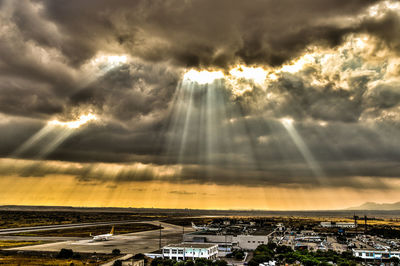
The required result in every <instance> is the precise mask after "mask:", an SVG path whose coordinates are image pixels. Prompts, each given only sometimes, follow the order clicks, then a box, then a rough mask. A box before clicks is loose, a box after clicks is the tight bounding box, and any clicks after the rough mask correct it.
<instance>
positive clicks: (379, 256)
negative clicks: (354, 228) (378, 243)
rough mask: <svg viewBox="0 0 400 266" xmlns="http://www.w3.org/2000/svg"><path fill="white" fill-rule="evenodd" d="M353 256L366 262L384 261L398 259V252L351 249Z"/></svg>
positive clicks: (399, 256)
mask: <svg viewBox="0 0 400 266" xmlns="http://www.w3.org/2000/svg"><path fill="white" fill-rule="evenodd" d="M353 256H354V257H357V258H361V259H366V260H368V259H369V260H384V259H390V258H393V257H396V258H399V259H400V251H398V250H396V251H394V250H376V249H375V250H374V249H353Z"/></svg>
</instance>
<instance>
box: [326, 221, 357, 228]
mask: <svg viewBox="0 0 400 266" xmlns="http://www.w3.org/2000/svg"><path fill="white" fill-rule="evenodd" d="M321 226H322V227H325V228H332V227H337V228H356V225H355V223H346V222H321Z"/></svg>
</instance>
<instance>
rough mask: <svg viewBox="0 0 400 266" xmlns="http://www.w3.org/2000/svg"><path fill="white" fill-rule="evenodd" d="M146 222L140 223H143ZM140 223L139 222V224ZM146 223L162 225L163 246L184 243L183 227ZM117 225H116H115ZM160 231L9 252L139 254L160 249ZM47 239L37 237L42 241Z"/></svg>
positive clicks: (28, 247)
mask: <svg viewBox="0 0 400 266" xmlns="http://www.w3.org/2000/svg"><path fill="white" fill-rule="evenodd" d="M142 222H144V221H140V223H142ZM138 223H139V222H138ZM146 223H149V224H154V225H160V224H161V226H162V227H163V229H162V231H161V245H162V246H164V245H166V244H170V243H179V242H181V241H182V227H181V226H176V225H172V224H167V223H163V222H159V221H150V222H149V221H146ZM114 224H115V223H114ZM190 231H193V229H192V228H191V227H185V233H186V232H190ZM159 234H160V230H152V231H143V232H137V233H131V234H124V235H115V236H113V238H112V239H110V240H108V241H97V242H94V241H92V240H91V239H90V238H88V239H81V240H68V241H62V242H56V243H48V244H42V245H35V246H26V247H17V248H10V249H8V250H34V251H60V249H62V248H68V249H72V250H73V251H75V252H97V253H111V252H112V250H113V249H119V250H121V253H124V254H127V253H132V254H137V253H145V252H151V251H154V250H157V249H158V248H159ZM42 238H43V239H44V238H46V237H36V238H35V239H36V240H42Z"/></svg>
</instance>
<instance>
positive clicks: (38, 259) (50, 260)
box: [0, 250, 119, 266]
mask: <svg viewBox="0 0 400 266" xmlns="http://www.w3.org/2000/svg"><path fill="white" fill-rule="evenodd" d="M118 257H119V255H118V254H98V253H73V252H72V253H70V251H67V252H45V251H41V252H37V251H24V252H19V251H4V250H0V265H75V266H77V265H101V264H103V263H106V262H108V261H110V260H112V259H114V258H118Z"/></svg>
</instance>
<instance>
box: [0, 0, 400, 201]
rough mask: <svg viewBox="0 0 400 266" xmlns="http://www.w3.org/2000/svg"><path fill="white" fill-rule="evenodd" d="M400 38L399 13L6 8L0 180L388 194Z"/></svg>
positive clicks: (370, 5)
mask: <svg viewBox="0 0 400 266" xmlns="http://www.w3.org/2000/svg"><path fill="white" fill-rule="evenodd" d="M399 30H400V5H399V3H398V2H397V1H377V0H343V1H342V0H339V1H338V0H335V1H334V0H323V1H321V0H303V1H296V0H284V1H274V0H254V1H247V2H244V1H239V0H238V1H224V0H222V1H211V0H201V1H200V0H187V1H181V0H179V1H178V0H166V1H147V0H146V1H140V0H137V1H122V0H120V1H106V0H104V1H102V0H100V1H99V0H97V1H84V2H82V1H54V0H53V1H42V0H37V1H7V0H3V1H0V35H1V41H0V118H1V120H0V137H1V139H2V141H1V142H0V155H1V157H2V158H3V159H2V160H1V161H0V169H1V175H3V176H10V175H18V176H36V177H38V178H39V177H42V176H48V175H62V174H65V175H72V176H75V177H76V180H77V181H78V182H88V181H89V180H91V181H96V182H110V181H111V182H116V183H124V182H137V181H140V182H142V181H143V182H149V181H150V182H151V181H160V180H161V181H163V182H164V181H165V182H170V183H201V184H218V185H238V186H249V187H263V186H268V187H274V186H276V187H291V188H299V187H332V188H337V187H347V188H354V189H355V188H368V189H372V188H375V189H388V187H389V186H388V183H387V180H390V179H399V178H400V168H399V158H400V139H399V136H400V78H399V74H400V38H399V34H398V32H399ZM10 158H13V159H10ZM382 180H386V181H385V182H383V181H382ZM171 193H174V194H179V193H183V192H179V191H172V192H171Z"/></svg>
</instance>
